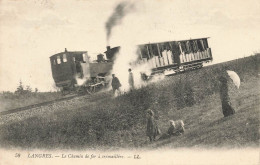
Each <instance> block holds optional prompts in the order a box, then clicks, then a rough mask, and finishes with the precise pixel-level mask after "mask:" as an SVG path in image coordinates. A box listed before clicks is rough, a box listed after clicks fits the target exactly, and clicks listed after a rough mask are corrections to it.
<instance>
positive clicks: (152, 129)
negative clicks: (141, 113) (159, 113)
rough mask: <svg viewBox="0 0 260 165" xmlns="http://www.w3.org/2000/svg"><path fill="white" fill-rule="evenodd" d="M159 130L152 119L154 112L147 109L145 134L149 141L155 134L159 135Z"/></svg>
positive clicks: (153, 138)
mask: <svg viewBox="0 0 260 165" xmlns="http://www.w3.org/2000/svg"><path fill="white" fill-rule="evenodd" d="M160 133H161V132H160V130H159V128H158V125H157V123H156V121H155V119H154V112H153V111H152V110H150V109H149V110H148V111H147V128H146V135H147V136H148V137H149V139H150V142H152V141H154V140H155V138H156V136H158V135H160Z"/></svg>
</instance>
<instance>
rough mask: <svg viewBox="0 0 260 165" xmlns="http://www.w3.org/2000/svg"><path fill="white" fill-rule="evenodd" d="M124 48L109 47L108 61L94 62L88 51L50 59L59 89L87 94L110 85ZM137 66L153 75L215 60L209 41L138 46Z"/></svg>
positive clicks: (98, 59)
mask: <svg viewBox="0 0 260 165" xmlns="http://www.w3.org/2000/svg"><path fill="white" fill-rule="evenodd" d="M119 51H120V47H114V48H110V46H107V50H106V52H104V53H105V54H106V59H105V58H104V55H103V54H99V55H97V60H94V61H91V60H90V59H89V56H88V52H87V51H67V49H65V51H64V52H61V53H58V54H55V55H52V56H51V57H50V62H51V69H52V76H53V79H54V81H55V84H56V86H57V87H59V88H61V89H62V90H63V91H65V90H71V89H75V87H76V86H78V85H79V84H80V81H83V80H86V81H84V83H83V84H80V86H85V87H86V88H85V89H87V92H89V93H91V92H95V90H96V89H98V88H99V87H100V88H102V87H104V86H106V85H107V84H108V82H107V81H106V76H108V74H109V72H110V71H111V70H112V67H113V63H114V60H115V55H116V54H117V53H118V52H119ZM136 53H137V54H138V60H137V63H146V64H148V65H149V66H151V68H152V74H156V73H163V72H165V71H166V70H171V71H173V72H174V73H178V72H183V71H186V70H191V69H198V68H201V67H203V63H207V62H210V61H212V60H213V58H212V53H211V48H210V47H209V45H208V38H198V39H189V40H180V41H167V42H159V43H149V44H142V45H137V52H136Z"/></svg>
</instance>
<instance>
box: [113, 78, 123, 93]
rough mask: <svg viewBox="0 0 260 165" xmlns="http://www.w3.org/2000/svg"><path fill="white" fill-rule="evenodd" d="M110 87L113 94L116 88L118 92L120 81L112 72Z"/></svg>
mask: <svg viewBox="0 0 260 165" xmlns="http://www.w3.org/2000/svg"><path fill="white" fill-rule="evenodd" d="M111 85H112V88H113V93H114V94H115V92H116V90H118V91H119V92H120V87H121V83H120V81H119V80H118V78H117V77H116V76H115V74H112V83H111Z"/></svg>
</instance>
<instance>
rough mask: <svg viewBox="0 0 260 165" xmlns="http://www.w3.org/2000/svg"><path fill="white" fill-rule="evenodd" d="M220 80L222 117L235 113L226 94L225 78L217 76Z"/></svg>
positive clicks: (226, 84)
mask: <svg viewBox="0 0 260 165" xmlns="http://www.w3.org/2000/svg"><path fill="white" fill-rule="evenodd" d="M219 82H220V99H221V103H222V111H223V115H224V117H227V116H230V115H233V114H234V113H235V110H234V109H233V107H232V105H231V102H230V98H229V95H228V83H227V78H225V77H223V76H221V77H220V78H219Z"/></svg>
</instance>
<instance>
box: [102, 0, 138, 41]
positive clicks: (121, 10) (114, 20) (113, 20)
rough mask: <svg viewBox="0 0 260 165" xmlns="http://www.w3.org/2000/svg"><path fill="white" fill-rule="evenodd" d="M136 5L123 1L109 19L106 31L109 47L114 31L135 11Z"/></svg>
mask: <svg viewBox="0 0 260 165" xmlns="http://www.w3.org/2000/svg"><path fill="white" fill-rule="evenodd" d="M134 8H135V5H134V4H133V3H131V2H127V1H123V2H121V3H119V4H118V5H117V6H116V7H115V9H114V12H113V13H112V15H111V16H110V17H109V18H108V20H107V22H106V31H107V45H109V39H110V36H111V33H112V29H113V28H114V27H115V26H116V25H119V24H121V22H122V19H123V18H124V17H125V16H126V14H128V13H129V12H131V11H133V10H134Z"/></svg>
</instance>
